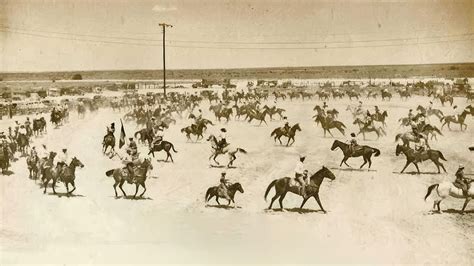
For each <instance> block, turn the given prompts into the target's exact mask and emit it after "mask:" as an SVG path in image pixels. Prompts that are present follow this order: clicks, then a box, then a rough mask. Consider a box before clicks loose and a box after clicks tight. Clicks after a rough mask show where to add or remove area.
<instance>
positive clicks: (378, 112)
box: [374, 105, 381, 117]
mask: <svg viewBox="0 0 474 266" xmlns="http://www.w3.org/2000/svg"><path fill="white" fill-rule="evenodd" d="M374 108H375V115H376V116H377V117H379V116H380V115H381V113H380V109H379V107H378V106H377V105H376V106H375V107H374Z"/></svg>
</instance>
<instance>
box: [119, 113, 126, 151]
mask: <svg viewBox="0 0 474 266" xmlns="http://www.w3.org/2000/svg"><path fill="white" fill-rule="evenodd" d="M120 124H122V127H121V129H120V140H119V149H121V148H122V146H123V145H125V137H126V134H125V129H124V128H123V122H122V119H120Z"/></svg>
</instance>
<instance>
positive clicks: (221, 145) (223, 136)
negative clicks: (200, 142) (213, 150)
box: [217, 128, 229, 152]
mask: <svg viewBox="0 0 474 266" xmlns="http://www.w3.org/2000/svg"><path fill="white" fill-rule="evenodd" d="M226 133H227V130H226V129H225V128H221V132H220V133H219V138H218V142H217V148H218V150H220V151H221V152H223V151H224V148H225V147H226V146H227V145H229V144H228V143H227V139H226V138H227V136H226Z"/></svg>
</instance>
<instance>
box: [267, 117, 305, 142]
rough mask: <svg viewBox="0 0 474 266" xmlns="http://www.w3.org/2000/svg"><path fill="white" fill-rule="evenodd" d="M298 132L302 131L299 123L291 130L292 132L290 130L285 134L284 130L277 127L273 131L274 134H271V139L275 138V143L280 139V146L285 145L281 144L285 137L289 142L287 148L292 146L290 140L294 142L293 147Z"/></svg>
mask: <svg viewBox="0 0 474 266" xmlns="http://www.w3.org/2000/svg"><path fill="white" fill-rule="evenodd" d="M296 131H301V127H300V124H299V123H296V124H294V125H293V126H292V127H291V128H290V130H288V132H284V130H283V128H281V127H277V128H275V129H274V130H273V131H272V133H271V134H270V137H273V141H275V142H276V140H277V139H278V141H279V142H280V145H283V143H282V142H281V137H283V136H285V137H287V138H288V142H287V143H286V146H287V147H288V145H290V140H293V142H292V143H291V145H293V143H295V135H296Z"/></svg>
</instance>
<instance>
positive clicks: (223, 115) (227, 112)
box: [214, 107, 232, 122]
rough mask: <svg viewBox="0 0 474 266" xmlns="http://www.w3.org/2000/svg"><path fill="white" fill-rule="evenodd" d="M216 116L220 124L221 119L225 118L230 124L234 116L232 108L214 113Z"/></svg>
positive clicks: (224, 108)
mask: <svg viewBox="0 0 474 266" xmlns="http://www.w3.org/2000/svg"><path fill="white" fill-rule="evenodd" d="M214 115H215V116H216V118H217V120H218V121H219V122H220V121H221V118H225V119H226V121H227V122H229V120H230V116H231V115H232V108H226V107H223V108H221V109H220V110H218V111H214Z"/></svg>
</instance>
